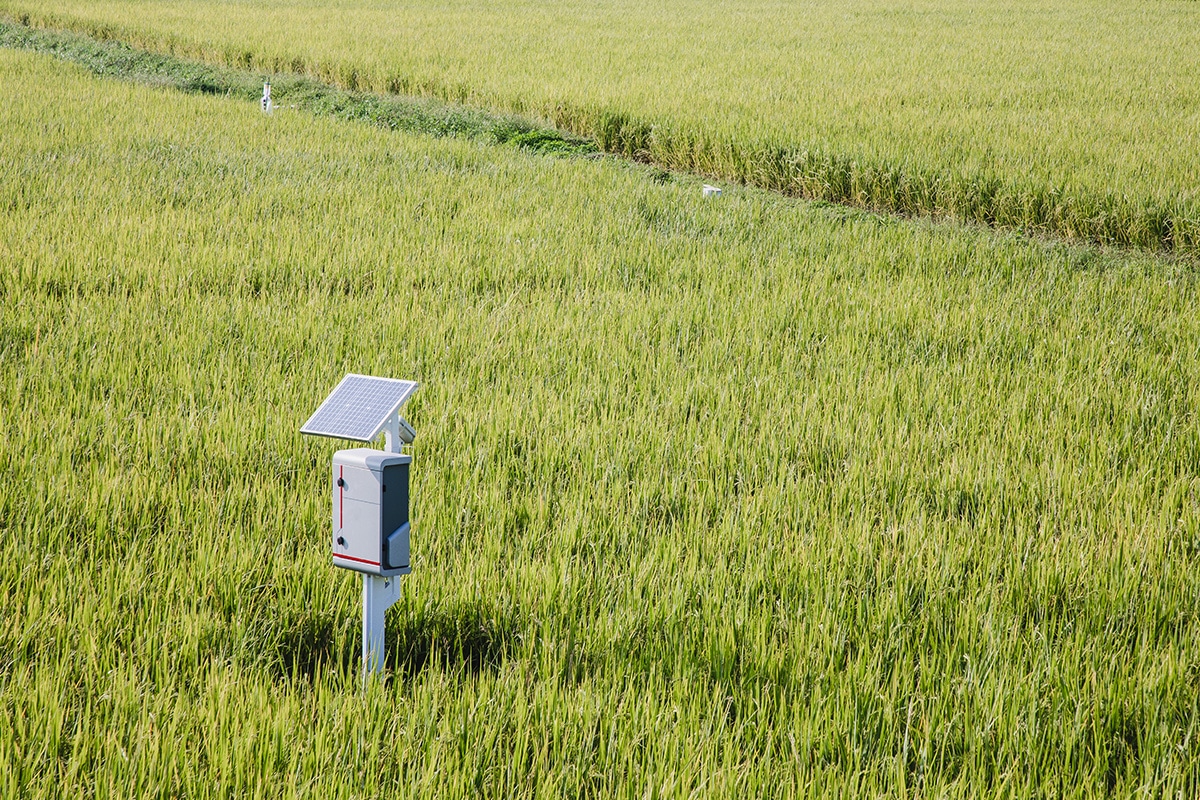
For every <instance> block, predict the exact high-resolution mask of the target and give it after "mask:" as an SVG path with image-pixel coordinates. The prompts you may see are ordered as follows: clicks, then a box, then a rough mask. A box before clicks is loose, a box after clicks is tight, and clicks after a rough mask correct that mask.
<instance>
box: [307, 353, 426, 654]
mask: <svg viewBox="0 0 1200 800" xmlns="http://www.w3.org/2000/svg"><path fill="white" fill-rule="evenodd" d="M416 390H417V384H416V383H414V382H413V381H401V380H395V379H393V378H376V377H372V376H370V375H354V374H350V375H347V376H346V377H345V378H343V379H342V382H341V383H339V384H338V385H337V387H335V388H334V390H333V391H332V392H331V393H330V394H329V396H328V397H326V398H325V402H323V403H321V406H320V407H319V408H318V409H317V410H316V412H314V413H313V415H312V416H311V417H309V419H308V422H306V423H304V425H303V427H301V428H300V432H301V433H307V434H311V435H313V436H328V437H331V438H335V439H351V440H354V441H359V442H373V441H375V439H376V438H377V437H378V436H379V434H380V433H383V434H384V449H383V450H374V449H371V448H369V447H357V448H354V449H352V450H339V451H337V452H336V453H334V454H333V471H332V480H331V489H332V496H333V526H332V528H333V533H332V537H331V546H332V551H333V564H334V566H337V567H343V568H345V569H350V570H354V571H355V572H360V573H362V576H363V629H362V656H363V674H364V675H369V674H371V673H374V672H379V671H381V670H382V669H383V660H384V630H385V628H384V612H385V611H387V609H388V608H389V607H390V606H391V605H392V604H393V603H395V602H396V600H398V599H399V598H400V576H402V575H407V574H408V573H409V572H411V571H412V567H411V564H410V560H409V531H410V523H409V516H408V515H409V492H408V489H409V470H410V468H411V466H412V456H408V455H404V454H402V453H401V452H400V450H401V448H402V447H403V446H404V445H405V444H411V443H412V441H413V438H414V437H415V436H416V431H414V430H413V428H412V426H411V425H409V424H408V423H407V422H405V421H404V420H403V419H401V418H400V407H401V406H403V405H404V403H405V402H406V401H407V400H408V398H409V397H411V396H412V393H413V392H415V391H416Z"/></svg>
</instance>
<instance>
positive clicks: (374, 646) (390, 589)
mask: <svg viewBox="0 0 1200 800" xmlns="http://www.w3.org/2000/svg"><path fill="white" fill-rule="evenodd" d="M403 446H404V443H403V442H402V441H401V439H400V415H399V414H393V415H392V418H391V419H390V420H388V424H387V428H386V429H385V432H384V450H386V451H387V452H389V453H399V452H400V448H402V447H403ZM399 599H400V576H399V575H392V576H391V577H383V576H380V575H367V574H365V573H364V574H363V616H362V662H363V681H364V683H365V682H366V680H367V678H368V677H369V676H370V675H372V674H378V673H380V672H382V671H383V664H384V651H385V648H384V639H385V637H386V630H387V626H386V625H385V624H384V622H385V621H384V615H385V612H386V611H387V610H388V609H389V608H391V606H392V604H394V603H395V602H396V601H397V600H399Z"/></svg>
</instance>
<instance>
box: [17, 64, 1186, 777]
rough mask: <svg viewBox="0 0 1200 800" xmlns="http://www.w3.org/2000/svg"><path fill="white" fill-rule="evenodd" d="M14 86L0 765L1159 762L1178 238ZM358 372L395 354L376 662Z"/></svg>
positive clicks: (52, 86)
mask: <svg viewBox="0 0 1200 800" xmlns="http://www.w3.org/2000/svg"><path fill="white" fill-rule="evenodd" d="M0 86H5V87H18V90H16V91H11V92H8V91H6V92H5V95H6V97H8V98H9V101H8V102H6V103H4V104H0V129H2V130H4V131H5V136H4V147H3V148H2V149H0V209H3V213H2V214H0V263H3V265H4V268H3V270H0V409H2V413H3V425H0V474H4V475H6V476H8V477H9V481H10V488H9V490H7V491H5V492H3V493H0V530H2V531H3V536H2V537H0V585H2V586H3V592H2V593H0V597H3V601H2V603H3V606H2V607H0V654H3V655H2V658H3V661H2V662H0V704H2V705H3V709H2V711H0V753H3V758H0V794H3V795H4V796H34V797H61V796H87V795H94V796H98V797H106V796H113V797H128V796H131V795H132V796H143V795H164V796H168V795H174V796H178V795H186V796H203V795H218V796H237V797H244V796H247V795H259V796H275V795H292V794H295V795H303V796H331V797H351V796H356V797H362V796H379V797H384V796H396V795H397V794H404V795H405V796H415V797H422V796H429V797H434V796H436V797H450V796H466V795H472V796H475V795H480V794H482V795H489V796H496V795H516V796H530V797H533V796H559V795H572V796H574V795H577V794H587V795H594V796H604V797H642V796H646V795H647V794H650V795H657V796H686V795H688V794H690V793H694V794H697V795H703V796H710V797H722V796H729V797H733V796H738V797H744V796H747V795H757V796H772V797H778V796H789V795H790V796H821V797H827V796H830V795H837V794H842V795H846V796H849V795H854V796H862V795H864V794H874V793H884V792H886V793H891V794H895V795H900V794H903V793H912V794H920V795H926V796H938V795H941V796H945V795H951V796H954V795H957V796H981V795H988V796H1012V797H1029V796H1089V795H1103V794H1109V793H1111V794H1114V795H1118V796H1128V795H1131V794H1134V793H1135V792H1137V791H1139V790H1142V791H1145V792H1147V793H1149V794H1152V795H1158V796H1164V795H1176V796H1185V797H1186V796H1194V794H1195V791H1196V788H1197V777H1196V776H1197V774H1198V772H1200V745H1198V744H1197V741H1198V737H1197V730H1196V728H1197V719H1198V716H1197V712H1198V710H1200V709H1198V703H1200V701H1198V699H1197V694H1196V691H1195V686H1196V685H1197V684H1198V683H1200V636H1198V634H1200V621H1198V612H1200V596H1198V588H1197V587H1200V498H1198V496H1197V492H1198V491H1200V480H1198V478H1197V465H1198V463H1200V420H1198V419H1197V415H1196V412H1195V409H1196V408H1197V400H1198V398H1197V396H1196V394H1197V390H1196V387H1197V386H1200V353H1198V352H1197V348H1196V342H1197V341H1198V340H1200V331H1198V330H1197V328H1198V327H1200V313H1198V312H1200V296H1198V294H1197V274H1196V271H1195V268H1194V266H1193V265H1190V264H1188V263H1187V262H1180V261H1175V262H1172V261H1167V260H1162V259H1158V258H1154V257H1150V256H1139V255H1130V254H1125V255H1120V254H1117V255H1114V254H1111V253H1104V252H1102V251H1098V250H1094V249H1089V248H1072V247H1069V246H1066V245H1062V244H1044V243H1037V242H1030V241H1025V240H1021V239H1019V238H1016V237H1005V236H997V235H995V234H990V233H987V232H984V231H980V230H971V229H964V228H958V227H953V226H931V225H924V224H911V223H901V222H897V221H896V220H894V219H889V218H884V217H878V216H873V215H869V214H864V213H860V212H854V211H848V210H845V209H841V208H835V207H828V206H814V205H810V204H798V203H793V202H790V201H786V200H783V199H781V198H779V197H778V196H774V195H771V194H768V193H765V192H759V191H755V190H738V189H731V190H729V191H728V192H727V193H726V194H725V195H724V196H723V197H722V198H721V199H720V200H719V201H717V202H704V201H702V200H701V199H700V197H699V191H698V185H697V184H696V183H693V182H691V181H690V180H686V179H679V178H670V177H669V176H663V175H659V176H658V177H659V178H666V180H665V181H663V182H657V181H655V180H651V179H650V178H651V177H652V176H651V175H650V174H648V173H647V172H646V171H644V170H641V169H639V168H632V167H629V166H627V165H622V164H620V163H617V162H613V161H606V160H602V161H584V160H579V159H555V158H548V157H545V156H536V155H530V154H526V153H523V152H522V151H520V150H516V149H512V148H492V147H484V146H480V145H479V144H477V143H473V142H469V141H460V140H429V139H425V138H413V137H409V136H405V135H400V134H388V133H385V132H382V131H378V130H374V129H371V128H368V127H366V126H359V125H347V124H343V123H338V122H334V121H332V120H328V119H314V118H312V117H309V116H307V115H302V114H298V113H284V112H280V113H278V114H276V115H275V116H274V117H273V118H265V117H263V115H261V114H260V113H259V112H258V111H257V109H256V108H255V107H254V105H252V104H250V103H246V102H242V101H238V100H236V99H233V98H225V97H197V96H187V95H179V94H176V93H172V92H169V91H167V90H164V89H153V88H145V87H137V86H131V85H128V84H119V83H115V82H106V81H100V80H97V79H95V78H91V77H88V76H86V75H84V74H83V73H82V71H81V70H79V69H78V68H75V67H72V66H68V65H65V64H62V63H56V62H54V61H52V60H49V59H46V58H44V57H40V56H36V55H33V54H28V53H15V52H11V51H3V50H0ZM346 371H361V372H371V373H381V374H393V375H402V376H405V377H411V378H415V379H417V380H419V381H421V382H422V384H423V388H422V390H421V391H420V392H419V393H418V395H417V397H416V399H415V400H414V402H413V404H412V406H411V410H412V417H411V419H412V421H413V422H414V424H415V425H416V427H417V428H418V430H419V432H420V435H419V438H418V440H417V444H416V447H415V456H416V459H417V462H416V463H417V471H416V473H415V476H416V484H415V486H414V496H415V498H416V500H415V502H416V506H415V512H416V534H415V536H414V549H415V555H416V570H415V572H414V574H413V576H412V578H411V579H410V580H408V581H407V582H406V583H405V585H404V590H403V598H402V600H401V602H400V603H399V604H398V606H397V607H396V608H395V609H394V610H393V611H392V612H391V613H390V617H389V635H390V637H391V642H390V646H391V653H392V657H391V661H390V664H389V666H390V669H391V677H390V678H389V679H388V680H387V681H386V682H384V683H381V684H379V685H377V686H374V687H373V688H372V689H371V691H370V692H368V693H366V694H365V695H364V694H362V693H360V692H358V691H357V664H356V658H355V650H356V643H357V633H358V631H357V602H358V595H357V590H356V584H355V581H354V579H353V576H351V575H349V574H345V573H340V572H337V571H334V570H333V569H332V568H330V567H329V565H328V551H327V541H326V537H327V527H326V526H327V524H328V523H327V513H328V512H327V505H326V504H327V502H328V499H327V493H328V486H327V485H326V472H325V470H326V466H325V465H326V464H327V460H328V458H329V456H330V454H331V451H332V449H333V445H332V444H331V443H328V442H324V441H312V440H307V439H304V438H303V437H301V436H299V435H298V433H297V431H296V429H297V427H298V425H299V424H300V422H301V421H302V420H303V419H304V418H305V417H306V415H307V414H308V413H309V412H310V411H311V409H312V408H313V407H314V405H315V404H316V403H317V402H318V401H319V400H320V398H321V397H322V396H323V395H324V393H325V392H326V391H327V390H328V388H329V387H330V386H332V385H333V384H334V383H335V382H336V380H337V379H338V378H340V377H341V375H342V374H343V373H344V372H346Z"/></svg>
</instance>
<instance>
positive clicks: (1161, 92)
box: [0, 0, 1200, 256]
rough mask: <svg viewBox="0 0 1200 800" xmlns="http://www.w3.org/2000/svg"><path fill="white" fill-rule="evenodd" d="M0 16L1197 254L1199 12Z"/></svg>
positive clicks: (9, 7)
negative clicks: (502, 113)
mask: <svg viewBox="0 0 1200 800" xmlns="http://www.w3.org/2000/svg"><path fill="white" fill-rule="evenodd" d="M0 14H7V15H8V16H9V17H12V18H15V19H21V20H25V21H27V22H29V23H31V24H35V25H49V26H52V27H69V28H72V29H75V30H80V31H83V32H86V33H90V34H94V35H98V36H101V37H106V38H115V39H120V40H122V41H126V42H130V43H132V44H135V45H138V46H144V47H148V48H149V49H151V50H155V51H160V52H166V53H171V54H175V55H182V56H187V57H194V58H199V59H201V60H204V61H209V62H216V63H222V64H225V65H231V66H236V67H246V68H252V69H256V70H261V71H266V72H278V73H288V74H290V73H301V74H306V75H309V76H314V77H318V78H320V79H322V80H329V81H332V82H334V83H337V84H339V85H341V86H343V87H346V88H351V89H362V90H369V91H374V92H396V93H401V94H418V95H431V96H436V97H438V98H442V99H446V100H451V101H456V102H464V103H468V104H472V105H476V106H481V107H487V108H495V109H502V110H506V111H514V112H519V113H527V114H534V115H538V116H540V117H541V118H542V119H545V120H547V121H549V122H552V123H554V124H556V125H559V126H560V127H563V128H565V129H568V130H570V131H573V132H575V133H577V134H581V135H586V136H589V137H593V138H595V139H596V140H597V141H598V142H599V143H600V145H601V147H602V148H604V149H605V150H607V151H609V152H615V153H621V154H625V155H631V156H635V157H637V158H640V159H643V160H652V161H654V162H655V163H657V164H659V165H660V166H662V167H665V168H669V169H683V170H688V171H696V172H701V173H704V174H706V175H709V176H710V177H716V178H721V179H725V180H734V181H738V182H744V183H749V184H753V185H757V186H761V187H765V188H771V189H776V190H780V191H783V192H786V193H789V194H792V195H797V196H803V197H810V198H816V199H823V200H828V201H834V202H839V203H848V204H851V205H855V206H859V207H864V208H872V209H876V210H884V211H899V212H902V213H916V214H928V215H934V216H949V217H953V218H957V219H964V220H971V221H976V222H982V223H986V224H989V225H998V226H1001V227H1010V228H1017V229H1021V230H1028V231H1036V232H1046V233H1052V234H1054V235H1056V236H1066V237H1071V238H1076V239H1080V240H1086V241H1095V242H1102V243H1118V244H1130V245H1134V246H1137V247H1149V248H1153V249H1159V250H1167V251H1177V252H1185V253H1189V254H1191V255H1193V256H1194V255H1195V254H1196V253H1198V252H1200V194H1198V191H1200V159H1197V158H1196V157H1195V154H1196V152H1197V151H1198V149H1200V140H1198V139H1197V135H1198V134H1197V132H1198V131H1200V88H1198V87H1200V60H1197V59H1196V58H1195V54H1196V53H1197V52H1200V10H1198V6H1197V5H1196V3H1195V2H1192V1H1191V0H1162V1H1161V2H1154V3H1150V4H1147V3H1131V2H1127V0H1067V1H1066V2H1062V3H1055V4H1047V3H1042V2H1033V1H1032V0H1005V2H1002V3H983V2H979V0H949V2H947V1H945V0H936V1H935V0H915V1H914V2H906V3H896V2H892V0H855V1H854V2H843V0H808V1H806V2H791V3H783V2H778V0H736V1H735V2H729V3H720V4H714V3H709V2H699V0H657V2H628V1H627V0H609V1H607V2H604V3H600V4H597V3H585V2H579V1H578V0H566V2H561V3H555V4H546V3H533V2H507V3H503V4H480V3H476V2H471V1H470V0H447V2H441V3H436V4H430V3H419V2H412V1H411V0H386V2H380V1H379V0H335V1H334V2H331V1H330V0H290V1H289V2H284V3H263V2H246V1H245V0H189V2H178V1H177V0H59V1H58V2H55V3H53V4H46V3H42V2H30V0H0Z"/></svg>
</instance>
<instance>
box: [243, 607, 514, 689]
mask: <svg viewBox="0 0 1200 800" xmlns="http://www.w3.org/2000/svg"><path fill="white" fill-rule="evenodd" d="M389 617H391V619H389V620H388V625H387V649H386V655H385V667H386V668H387V670H388V671H390V672H391V673H392V674H393V675H395V676H396V677H397V678H401V679H405V678H411V677H414V676H416V675H419V674H420V673H422V672H424V671H425V670H427V669H439V670H441V671H443V672H447V673H451V674H455V673H457V674H461V675H471V676H473V675H478V674H479V673H481V672H483V671H485V670H494V669H496V668H497V667H498V666H499V665H500V664H502V663H503V662H504V660H505V659H507V658H508V657H509V656H510V655H511V654H512V652H513V650H514V649H515V648H516V646H517V644H518V643H519V641H520V639H521V634H520V631H519V628H518V622H517V619H516V618H515V617H514V616H513V615H511V614H506V613H503V612H501V611H499V610H498V609H496V608H495V607H493V606H490V605H488V604H485V603H472V604H464V605H460V606H454V607H449V608H433V609H426V608H418V609H414V610H412V611H407V613H405V612H404V611H402V612H401V613H400V614H395V613H394V612H393V614H389ZM268 627H270V628H271V629H272V630H269V631H268V630H262V631H260V632H259V634H258V635H257V636H255V637H254V638H258V639H259V640H260V641H262V640H264V639H270V640H273V641H272V642H271V644H273V647H271V648H270V649H271V650H273V653H274V658H273V659H271V660H272V661H273V666H274V668H275V670H276V671H277V674H278V677H279V678H280V679H283V680H297V679H301V680H306V681H309V682H311V681H312V680H313V678H314V677H316V676H318V675H321V674H322V673H326V672H329V671H334V672H344V673H347V674H353V673H356V672H357V671H358V670H359V669H361V664H360V657H361V652H362V638H361V629H360V627H359V618H358V616H357V615H354V614H352V613H350V614H347V615H346V616H345V617H340V616H336V615H333V614H328V613H325V614H300V615H296V616H293V617H291V618H283V619H276V620H274V622H273V624H271V625H269V626H268Z"/></svg>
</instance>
